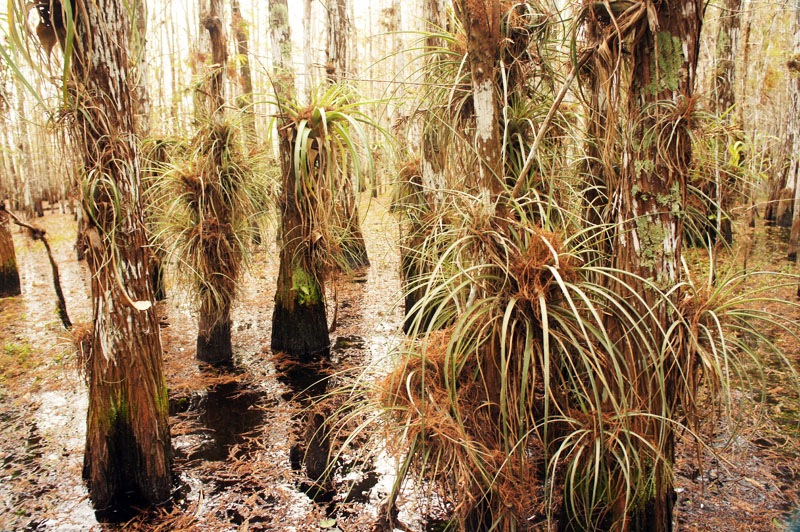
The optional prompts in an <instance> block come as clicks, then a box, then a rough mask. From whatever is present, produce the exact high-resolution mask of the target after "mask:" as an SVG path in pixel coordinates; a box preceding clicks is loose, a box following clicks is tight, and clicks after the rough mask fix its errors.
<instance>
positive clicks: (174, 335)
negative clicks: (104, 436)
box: [0, 198, 800, 531]
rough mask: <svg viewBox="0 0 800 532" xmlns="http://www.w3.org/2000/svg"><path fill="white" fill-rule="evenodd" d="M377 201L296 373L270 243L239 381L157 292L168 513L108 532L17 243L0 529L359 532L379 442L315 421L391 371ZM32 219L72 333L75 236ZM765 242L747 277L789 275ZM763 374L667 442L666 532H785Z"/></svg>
mask: <svg viewBox="0 0 800 532" xmlns="http://www.w3.org/2000/svg"><path fill="white" fill-rule="evenodd" d="M387 203H388V199H383V198H380V199H378V200H373V201H372V203H371V205H370V206H369V207H370V208H369V210H368V211H367V209H366V208H362V212H368V214H367V217H366V220H365V223H364V225H363V229H364V233H365V237H366V241H367V245H368V252H369V255H370V261H371V264H372V265H371V266H370V267H369V268H368V269H366V270H365V271H363V272H360V273H358V274H355V275H349V276H348V275H342V276H340V278H339V279H337V280H336V282H334V283H333V284H332V286H331V288H330V289H329V293H328V305H329V312H328V314H329V320H332V318H333V316H334V314H335V315H336V321H335V323H331V328H332V333H331V340H332V348H331V352H330V353H329V354H328V355H327V356H324V357H320V358H319V359H318V360H317V361H316V363H315V364H310V365H306V366H299V365H297V364H296V363H295V362H294V361H292V360H291V359H288V358H286V357H285V356H282V355H280V354H275V353H272V352H271V350H270V349H269V338H270V319H271V308H272V300H273V296H274V290H275V278H276V274H277V250H276V249H275V247H274V245H273V244H272V242H274V239H273V238H264V239H263V242H264V243H265V244H264V246H265V247H264V249H262V250H260V252H259V253H257V254H256V256H255V260H254V264H253V267H252V268H251V270H250V274H249V275H247V276H246V277H245V279H243V280H242V282H241V286H240V288H239V292H238V295H237V303H236V305H235V308H234V310H233V324H234V325H233V344H234V358H235V361H236V364H235V367H234V368H227V369H215V368H210V367H205V366H202V365H198V363H197V362H196V361H195V358H194V350H195V345H196V344H195V342H196V334H197V316H196V314H195V312H194V311H193V309H194V304H193V302H192V300H191V297H190V296H188V295H187V294H184V293H182V292H180V291H179V290H178V289H177V286H179V285H180V281H179V280H177V279H172V278H169V280H168V286H167V291H168V296H169V297H168V299H167V301H165V302H161V303H159V304H158V307H157V308H158V312H159V315H160V319H161V324H162V341H163V348H164V359H165V365H166V373H167V383H168V387H169V397H170V425H171V432H172V438H173V446H174V450H175V456H174V472H175V480H176V481H175V490H174V493H173V497H172V500H171V501H170V503H169V504H167V505H165V506H164V507H162V508H156V509H150V510H148V511H145V512H142V513H141V514H139V515H138V516H136V517H134V518H133V519H132V520H130V521H129V522H127V523H123V524H118V525H109V524H98V523H97V521H96V519H95V516H94V512H93V511H92V508H91V505H90V502H89V500H88V496H87V492H86V488H85V486H84V485H83V483H82V481H81V467H82V461H83V443H84V441H83V439H84V435H85V433H84V431H85V416H86V407H87V400H86V389H85V386H84V383H83V381H82V379H81V376H80V374H79V372H78V371H77V369H78V368H77V358H76V355H75V352H74V349H73V348H72V344H71V341H70V335H69V334H68V333H67V332H66V331H64V329H62V328H61V326H60V323H59V321H58V317H57V316H56V314H55V298H54V296H53V290H52V284H51V282H52V281H51V277H50V270H49V265H48V262H47V258H46V255H45V253H44V249H43V247H42V245H41V244H39V243H32V242H31V241H30V240H29V239H28V238H27V237H26V236H25V235H24V234H22V233H19V232H15V233H14V235H13V237H14V242H15V246H16V249H17V255H18V263H19V264H20V267H21V272H20V274H21V279H22V288H23V295H22V296H20V297H17V298H10V299H2V300H0V461H1V462H2V471H0V475H2V481H1V482H0V504H1V505H2V506H0V530H58V531H84V530H97V531H100V530H102V531H114V530H143V531H145V530H146V531H157V530H158V531H161V530H203V531H205V530H208V531H223V530H224V531H228V530H235V531H272V530H275V531H277V530H330V531H334V530H336V529H339V530H346V531H358V530H370V529H371V528H372V526H373V525H374V523H375V520H376V518H377V512H378V510H377V509H378V508H379V506H380V503H381V501H382V500H383V498H385V497H386V496H387V495H388V493H389V490H390V489H391V483H392V476H391V470H392V467H393V462H392V460H390V459H389V458H388V457H387V456H386V454H385V453H382V452H379V451H375V449H374V448H371V449H369V450H370V451H371V452H366V451H367V448H368V447H370V446H374V441H375V440H372V439H371V437H372V436H374V435H372V434H369V433H362V434H360V435H359V436H358V437H357V438H356V439H355V440H354V441H350V442H348V446H346V447H343V446H342V439H343V438H344V437H343V436H342V432H343V431H338V430H336V428H334V427H328V426H326V425H325V423H324V419H325V418H326V416H327V415H328V414H329V413H330V412H332V411H338V412H339V414H341V413H342V412H341V410H342V409H344V408H346V407H345V406H343V405H344V404H345V402H344V399H343V398H344V397H349V398H350V399H352V394H353V393H360V392H358V391H357V390H358V389H359V388H356V387H354V386H353V385H354V383H356V382H357V379H358V375H360V374H361V373H362V370H363V369H364V368H365V367H367V366H372V367H381V366H383V367H386V365H387V364H388V363H387V362H386V359H387V357H389V356H390V354H391V349H392V346H393V345H397V343H398V342H399V341H400V338H401V334H400V327H401V325H402V315H401V299H400V283H399V279H398V277H397V270H398V263H399V257H398V253H397V246H396V242H397V222H396V220H395V219H394V217H393V216H392V215H391V214H389V213H388V212H387V210H386V204H387ZM364 207H366V206H364ZM36 222H37V223H38V224H40V225H42V226H43V227H44V228H45V229H47V231H48V237H49V238H50V241H51V245H52V247H53V250H54V253H55V256H56V260H57V261H58V264H59V267H60V268H61V275H62V283H63V287H64V292H65V296H66V300H67V304H68V310H69V313H70V316H71V317H72V319H73V321H74V322H76V323H84V324H85V323H87V322H88V321H89V320H90V318H91V316H90V305H89V298H88V292H87V286H88V285H87V275H88V272H87V271H86V269H85V266H84V265H83V264H82V263H79V262H77V261H76V260H75V253H74V251H73V249H72V244H73V242H74V235H75V224H74V222H73V220H72V219H71V217H70V216H69V215H65V214H58V213H54V212H51V213H49V214H48V215H46V216H45V218H42V219H38V220H36ZM769 231H770V232H769V233H766V232H765V231H763V230H761V231H760V232H759V236H758V238H757V242H756V248H755V251H754V253H753V256H752V258H751V267H753V266H754V267H764V268H778V269H784V270H785V271H789V272H792V273H796V272H795V270H794V269H795V268H796V266H795V265H794V264H791V263H788V262H786V261H785V260H784V259H783V257H782V255H784V256H785V253H786V243H785V241H784V240H783V238H784V235H783V233H780V232H778V233H780V234H778V233H775V231H776V230H772V229H770V230H769ZM698 260H700V259H698ZM728 260H730V261H733V260H740V259H738V258H737V257H735V256H734V257H729V258H728ZM795 290H796V287H794V286H791V287H783V288H781V289H778V290H777V291H776V295H778V296H779V297H781V298H784V299H785V300H792V301H794V300H795V299H794V298H795V297H796V296H795V294H794V291H795ZM335 309H336V310H335ZM768 333H769V334H770V335H771V337H774V338H776V339H777V341H778V342H780V343H781V347H782V348H783V349H784V350H785V351H786V352H787V353H788V356H789V358H790V360H791V361H792V362H793V363H796V362H797V361H798V359H800V343H798V342H797V341H796V340H794V339H792V338H789V337H787V335H786V334H785V333H781V331H779V330H775V331H768ZM767 377H768V378H767V381H766V382H767V386H765V387H764V388H765V389H764V390H760V391H761V392H763V394H762V393H757V394H755V395H754V394H753V392H752V391H747V392H744V391H741V392H737V394H736V395H735V397H734V399H735V402H736V404H737V406H739V408H737V409H735V412H737V415H735V416H734V417H733V418H727V417H723V418H721V421H719V422H718V423H716V424H715V425H714V427H713V428H714V430H713V431H711V430H707V431H706V433H705V434H704V441H705V442H706V443H707V444H708V447H707V448H699V449H698V448H697V447H695V446H694V445H691V444H688V443H685V442H682V443H681V444H680V445H679V452H678V455H679V460H678V463H677V464H676V488H677V504H676V519H677V530H691V531H695V530H709V531H710V530H715V531H716V530H722V531H727V530H731V531H735V530H753V531H762V530H763V531H767V530H781V529H785V528H786V527H787V526H788V525H786V524H785V523H788V520H789V516H790V515H791V513H792V512H793V511H794V510H795V509H796V508H798V496H800V493H798V486H799V485H800V473H799V472H800V461H798V435H799V434H800V428H799V427H798V419H800V418H798V411H800V410H798V404H800V400H798V399H797V394H796V391H794V390H793V388H792V385H791V384H790V383H789V382H788V381H787V379H786V371H785V366H784V365H782V364H778V363H774V364H767ZM351 403H353V401H351ZM354 404H358V402H357V401H356V402H354ZM364 404H365V405H366V404H367V403H364ZM347 408H352V407H347ZM345 417H347V416H345ZM351 418H352V421H353V423H355V424H358V423H359V422H360V421H361V420H363V419H364V418H363V415H362V414H360V413H357V412H353V415H352V416H351ZM376 439H378V438H376ZM684 440H686V441H688V438H684ZM698 457H699V458H700V459H699V460H698ZM322 473H326V474H325V475H323V474H322ZM403 501H405V502H403ZM427 504H429V503H426V502H425V501H422V502H420V506H417V505H415V504H414V503H413V494H411V493H404V494H403V496H401V520H402V521H403V522H404V523H406V524H408V525H409V526H410V527H411V528H412V529H414V530H441V529H443V528H442V527H443V526H444V525H445V524H446V522H445V521H442V520H439V519H437V517H438V516H435V515H428V516H427V517H426V512H425V511H422V510H419V508H420V507H422V508H424V507H426V505H427Z"/></svg>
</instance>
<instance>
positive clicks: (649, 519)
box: [586, 0, 703, 532]
mask: <svg viewBox="0 0 800 532" xmlns="http://www.w3.org/2000/svg"><path fill="white" fill-rule="evenodd" d="M587 9H588V16H587V17H586V20H588V21H589V22H587V25H586V34H587V40H588V43H589V45H590V46H589V48H588V52H589V53H590V54H591V57H592V60H593V63H591V64H590V65H589V68H588V72H589V74H590V75H591V76H593V80H592V82H593V91H599V90H602V91H604V92H603V93H602V94H597V95H595V94H593V95H592V96H591V97H592V105H593V106H594V107H595V108H594V109H592V114H591V115H590V117H589V119H590V120H592V119H593V117H605V119H606V120H614V121H616V120H617V116H620V117H621V118H620V119H619V123H618V124H617V123H614V122H611V123H608V124H607V125H604V126H598V127H594V128H591V129H590V131H592V132H593V134H594V135H596V136H598V137H599V138H596V139H593V141H592V143H591V144H595V145H597V146H598V147H599V149H600V152H599V153H596V154H595V155H599V157H598V159H599V160H600V161H605V160H606V159H607V160H610V161H613V160H614V157H608V158H606V157H604V156H603V155H604V154H605V153H613V152H614V151H615V150H618V151H619V152H620V155H619V159H618V160H619V161H623V164H622V165H621V166H620V167H619V168H618V170H617V169H615V168H614V167H613V165H612V164H609V163H605V162H604V163H603V164H595V165H592V166H591V169H592V170H593V171H594V172H598V173H599V176H598V177H597V181H598V183H601V184H602V187H603V189H604V190H603V193H602V194H599V195H598V197H597V198H594V205H593V208H594V212H595V213H596V216H597V217H599V218H602V221H604V222H605V223H607V224H613V225H614V235H613V236H612V237H611V238H610V241H609V244H608V245H609V246H610V249H608V250H607V251H608V253H604V254H602V256H603V257H607V258H606V259H605V260H606V261H608V265H609V266H611V267H612V268H614V269H616V270H621V271H625V272H629V274H633V275H627V276H626V277H625V282H626V283H628V285H629V286H630V287H631V288H632V291H631V288H627V287H625V286H623V285H622V283H614V282H609V284H610V285H611V288H612V289H614V290H617V291H618V292H619V294H620V297H622V298H625V299H627V300H629V303H630V304H631V305H632V306H633V307H634V308H636V309H638V315H640V316H646V318H644V319H645V320H646V321H649V323H647V325H645V327H646V329H647V330H648V331H651V332H652V333H653V335H654V341H653V345H654V346H656V348H657V349H658V348H660V347H661V345H662V340H663V331H664V330H665V329H666V326H667V324H669V323H672V321H673V318H672V317H671V316H670V313H671V312H673V311H672V310H671V308H672V307H670V306H668V305H666V304H663V303H661V304H657V303H658V302H660V301H661V299H660V298H662V297H663V296H662V295H660V294H659V293H658V292H657V291H656V290H654V289H653V288H652V287H651V285H650V284H648V283H645V282H644V281H643V280H644V279H646V280H648V281H649V282H650V283H652V284H653V285H654V286H655V287H657V288H658V289H660V290H666V289H670V288H672V287H674V286H675V285H676V284H677V283H679V282H680V277H681V246H682V236H683V222H682V212H683V209H684V206H685V200H686V183H687V176H688V172H689V168H690V163H691V157H692V153H691V137H690V132H689V123H688V121H687V120H685V119H684V116H687V115H689V114H690V113H691V112H692V109H691V104H692V101H693V94H694V85H695V77H696V67H697V57H698V50H699V42H700V28H701V21H702V14H703V12H702V4H701V3H700V2H699V0H674V1H671V2H666V3H662V4H659V5H657V6H655V8H654V9H653V10H652V11H651V10H650V9H649V8H647V9H645V8H642V9H640V10H639V11H637V12H634V11H629V12H628V13H626V16H628V17H630V18H629V19H627V20H626V21H625V24H624V28H625V30H624V31H627V32H628V33H623V34H622V35H620V34H619V33H618V30H617V29H615V28H617V26H615V25H613V24H611V25H604V24H602V23H598V21H603V20H608V18H609V16H610V14H609V13H608V11H607V9H608V7H607V6H603V5H602V4H594V5H593V6H592V7H590V8H587ZM633 34H635V36H636V39H635V40H634V41H633V43H632V44H631V46H630V49H629V50H626V52H625V55H618V52H612V55H611V57H608V56H607V55H605V54H603V53H598V50H612V51H614V50H618V49H619V47H620V43H621V42H628V39H630V38H631V35H633ZM623 62H626V63H627V64H620V63H623ZM619 127H622V130H623V131H626V132H628V133H627V134H626V135H625V137H624V138H619V137H617V136H616V131H617V130H618V128H619ZM620 144H621V146H620ZM590 156H591V155H590ZM603 201H605V202H606V204H605V205H600V203H602V202H603ZM631 293H636V294H639V295H640V296H641V299H638V298H637V299H635V300H634V299H633V298H632V297H630V294H631ZM672 297H673V298H676V296H675V295H673V296H672ZM651 310H652V313H650V311H651ZM608 330H609V334H610V336H611V337H612V339H613V340H614V343H615V344H618V345H619V346H620V356H622V357H624V359H625V360H624V361H621V362H620V365H621V367H624V368H630V369H628V370H627V371H628V372H629V375H628V376H626V379H627V380H628V381H629V382H630V385H631V387H632V390H633V391H632V392H631V394H633V395H634V396H635V397H638V398H639V400H640V401H641V403H640V404H637V405H636V406H635V407H634V408H635V409H636V410H637V411H643V412H649V413H652V414H653V415H654V416H660V415H664V416H667V417H669V418H672V417H673V416H675V415H677V412H675V410H674V409H675V402H676V397H675V396H674V393H675V391H676V389H677V388H678V386H680V384H681V380H680V379H681V377H680V375H678V374H677V372H678V369H677V368H678V367H682V366H681V365H680V364H681V361H680V360H676V361H674V362H670V360H666V361H665V362H664V366H663V367H655V366H656V364H654V362H653V360H652V359H651V358H650V357H649V355H648V354H647V353H640V352H639V351H638V350H637V349H635V348H634V346H632V345H628V344H626V339H625V338H624V337H620V335H624V334H625V331H623V330H620V327H618V326H616V325H615V324H614V323H613V322H612V323H609V326H608ZM664 356H665V357H669V356H672V355H671V354H669V353H666V354H665V355H664ZM664 368H671V369H670V370H667V371H666V375H664V376H662V377H660V378H663V379H664V381H665V383H664V389H665V390H666V396H661V395H659V394H655V393H653V391H652V389H651V388H652V385H653V382H654V381H655V380H656V379H658V378H659V377H658V372H659V371H664ZM637 431H639V432H641V433H642V437H644V438H646V439H647V441H648V442H650V444H652V445H653V446H654V448H655V449H656V451H654V452H657V453H658V455H657V456H653V457H651V458H649V460H651V462H652V463H651V465H649V466H648V467H649V471H647V470H645V471H644V474H645V475H648V476H650V477H651V478H652V481H653V484H654V489H653V491H652V492H651V493H650V494H649V496H648V497H647V499H646V500H644V501H641V504H640V503H639V502H638V501H631V500H627V499H626V498H625V497H626V495H625V494H624V493H621V494H620V495H619V497H620V498H619V500H618V501H617V502H616V503H615V504H614V508H615V510H614V515H613V516H612V519H613V521H614V526H615V527H616V528H615V529H618V530H631V531H641V532H644V531H650V532H665V531H670V530H672V508H673V488H672V486H673V480H672V476H671V475H672V464H673V460H674V429H673V427H672V425H670V424H669V422H668V421H662V422H659V421H658V420H657V419H656V418H655V417H654V418H652V419H649V420H647V421H642V425H641V426H639V427H638V428H637ZM642 452H643V453H645V454H647V453H650V451H648V450H647V449H646V448H643V449H642ZM642 459H644V458H642ZM618 474H619V475H620V479H622V476H623V475H624V473H622V472H619V473H618ZM619 482H620V483H621V484H623V485H624V483H625V481H624V480H620V481H619Z"/></svg>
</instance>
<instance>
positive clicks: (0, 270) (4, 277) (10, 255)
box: [0, 205, 22, 298]
mask: <svg viewBox="0 0 800 532" xmlns="http://www.w3.org/2000/svg"><path fill="white" fill-rule="evenodd" d="M20 294H22V289H21V288H20V284H19V271H18V270H17V255H16V253H14V240H13V239H12V238H11V231H10V230H9V227H8V215H7V214H6V213H5V207H4V206H2V205H0V298H2V297H13V296H18V295H20Z"/></svg>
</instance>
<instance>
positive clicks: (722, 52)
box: [713, 0, 742, 244]
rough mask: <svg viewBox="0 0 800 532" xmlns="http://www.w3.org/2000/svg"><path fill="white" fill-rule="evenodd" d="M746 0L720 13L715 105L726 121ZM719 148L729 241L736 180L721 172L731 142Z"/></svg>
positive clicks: (722, 215)
mask: <svg viewBox="0 0 800 532" xmlns="http://www.w3.org/2000/svg"><path fill="white" fill-rule="evenodd" d="M741 8H742V0H725V5H724V7H723V10H722V12H721V14H720V22H719V31H718V33H717V51H716V55H717V58H716V59H717V65H716V71H715V79H714V100H713V103H714V106H715V107H716V112H717V114H718V115H722V114H723V113H727V114H726V115H725V116H726V118H725V122H726V123H732V122H733V118H734V116H736V115H735V114H734V113H735V109H734V106H735V105H736V95H735V93H734V87H735V83H736V51H737V49H738V44H739V27H740V26H741V13H740V11H741ZM715 142H716V144H717V149H716V159H717V161H716V167H717V174H718V175H717V183H716V200H717V217H716V219H717V224H716V225H717V227H716V232H717V237H718V238H722V241H724V242H725V243H727V244H730V243H731V242H732V241H733V227H732V224H731V219H730V215H729V211H730V208H731V206H732V204H733V198H732V197H731V195H732V194H733V192H734V188H735V182H734V179H733V177H732V176H730V175H719V171H720V166H728V165H727V163H726V161H727V159H728V150H727V147H728V146H727V143H726V142H723V139H721V138H717V139H716V140H715Z"/></svg>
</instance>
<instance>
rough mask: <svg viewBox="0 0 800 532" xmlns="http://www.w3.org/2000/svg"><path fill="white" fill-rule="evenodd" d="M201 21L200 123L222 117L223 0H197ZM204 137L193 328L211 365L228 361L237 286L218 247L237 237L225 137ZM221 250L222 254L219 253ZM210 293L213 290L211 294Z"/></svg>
mask: <svg viewBox="0 0 800 532" xmlns="http://www.w3.org/2000/svg"><path fill="white" fill-rule="evenodd" d="M200 4H201V10H200V26H201V31H203V30H205V31H207V39H204V42H205V43H206V45H207V47H208V49H207V50H205V51H206V52H208V53H209V54H210V56H211V66H210V71H209V73H208V75H207V76H206V77H205V78H204V80H203V84H202V87H201V88H200V90H199V94H198V102H199V103H200V105H199V109H196V110H195V112H196V114H197V116H198V117H200V119H201V120H202V121H204V122H207V121H210V120H219V121H220V122H221V121H223V120H224V117H225V109H224V105H225V94H224V87H225V73H226V66H227V60H228V59H227V48H226V36H225V32H224V25H223V22H222V21H223V17H224V9H223V2H222V0H201V2H200ZM211 131H212V133H211V135H212V136H211V137H210V139H209V140H208V141H206V139H205V138H203V137H202V135H208V133H201V138H203V141H204V142H209V146H203V149H204V150H205V151H206V157H207V158H208V160H207V161H206V163H205V165H206V166H207V167H209V168H208V169H206V168H204V169H203V170H201V171H202V172H204V175H203V181H204V182H206V183H209V185H208V186H206V187H205V189H204V191H203V201H202V205H200V204H197V205H196V206H195V208H197V209H198V212H197V216H198V218H200V219H201V222H200V224H201V231H202V232H203V234H204V236H203V237H202V238H203V244H202V247H201V253H202V254H203V257H202V258H201V261H203V263H204V266H205V267H204V268H203V269H204V270H205V272H206V275H207V277H206V278H205V279H203V280H202V281H201V282H202V283H207V284H208V285H209V286H205V285H202V284H201V286H200V287H199V291H200V299H201V301H202V302H201V306H200V319H199V323H198V333H197V353H196V356H197V359H198V360H199V361H201V362H206V363H209V364H215V365H226V364H233V346H232V344H231V320H230V312H231V305H232V303H233V298H234V294H235V291H236V284H235V281H236V278H237V276H238V271H239V261H240V256H238V255H237V254H235V253H233V254H229V253H227V252H221V251H220V250H221V249H235V246H234V245H233V244H232V243H233V242H234V240H235V238H236V236H235V235H234V234H233V229H232V223H231V222H232V217H233V209H235V208H236V207H235V206H233V205H231V204H230V203H229V201H230V198H229V197H227V196H226V194H225V192H224V189H225V186H224V184H223V183H222V179H224V177H222V176H221V175H220V174H221V169H220V166H219V160H220V159H221V157H220V156H219V155H218V153H219V151H220V146H221V144H222V143H224V142H228V139H223V138H219V137H218V136H217V131H216V130H215V129H211ZM220 253H223V255H222V256H221V255H220ZM212 294H213V295H212Z"/></svg>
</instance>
